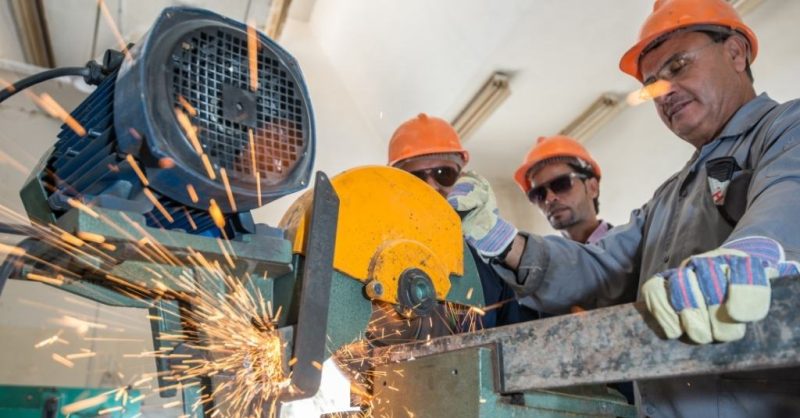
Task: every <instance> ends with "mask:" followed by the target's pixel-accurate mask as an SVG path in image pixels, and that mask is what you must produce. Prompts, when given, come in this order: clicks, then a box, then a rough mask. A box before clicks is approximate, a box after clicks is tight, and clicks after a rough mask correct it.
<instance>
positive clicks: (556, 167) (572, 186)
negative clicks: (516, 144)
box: [514, 135, 611, 244]
mask: <svg viewBox="0 0 800 418" xmlns="http://www.w3.org/2000/svg"><path fill="white" fill-rule="evenodd" d="M600 177H601V173H600V166H599V165H598V164H597V162H595V160H594V158H592V156H591V155H589V152H588V151H586V149H585V148H584V147H583V145H581V144H580V143H579V142H578V141H576V140H574V139H572V138H569V137H566V136H561V135H557V136H551V137H540V138H539V139H537V140H536V144H535V145H534V146H533V148H531V150H530V152H528V155H526V156H525V161H523V163H522V165H520V166H519V168H517V171H516V172H515V173H514V180H515V181H516V182H517V184H519V187H520V188H521V189H522V191H523V192H524V193H525V194H526V195H527V196H528V200H530V202H531V203H533V204H534V205H536V206H537V207H538V208H539V210H541V211H542V214H543V215H545V217H547V220H548V222H550V226H552V227H553V228H554V229H556V230H558V231H560V232H561V234H562V235H564V237H566V238H568V239H571V240H573V241H577V242H582V243H589V244H594V243H595V242H597V241H599V240H600V239H601V238H603V237H604V236H605V234H606V232H608V230H609V229H611V224H609V223H608V222H604V221H602V220H600V219H599V218H598V216H597V214H598V212H599V210H600V203H599V200H598V199H599V197H600Z"/></svg>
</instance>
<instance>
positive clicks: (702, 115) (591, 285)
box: [454, 0, 800, 417]
mask: <svg viewBox="0 0 800 418" xmlns="http://www.w3.org/2000/svg"><path fill="white" fill-rule="evenodd" d="M757 52H758V42H757V40H756V36H755V34H754V33H753V31H752V30H751V29H750V28H749V27H748V26H747V25H745V23H744V22H743V21H742V20H741V18H740V17H739V15H738V14H737V13H736V11H735V9H734V8H733V6H731V4H730V3H729V2H726V1H724V0H658V1H656V2H655V6H654V8H653V12H652V14H651V15H650V16H649V17H648V19H647V20H646V21H645V24H644V25H643V27H642V30H641V32H640V36H639V40H638V42H637V43H636V44H635V45H634V46H633V47H632V48H631V49H630V50H628V52H627V53H625V55H624V56H623V57H622V59H621V61H620V68H621V69H622V71H624V72H625V73H627V74H629V75H631V76H633V77H635V78H636V79H637V80H639V81H640V82H642V83H643V84H645V85H646V86H648V88H647V90H648V92H650V93H651V94H652V96H653V97H654V102H655V107H656V111H657V112H658V115H659V117H660V118H661V120H662V121H663V122H664V124H665V125H666V126H667V127H668V128H669V129H670V130H671V131H672V132H673V133H675V135H677V136H678V137H680V138H681V139H683V140H684V141H686V142H688V143H690V144H692V145H693V146H694V147H695V148H696V149H697V151H696V152H695V154H694V155H693V156H692V158H691V159H690V160H689V161H688V163H687V164H686V165H685V166H684V167H683V168H682V169H680V171H678V172H677V173H675V175H673V176H672V177H670V178H669V179H667V181H665V182H664V183H663V184H662V185H661V187H659V188H658V190H656V192H655V194H654V195H653V197H652V199H651V200H650V201H648V202H647V203H645V204H644V206H642V207H641V208H640V209H637V210H634V211H633V212H632V213H631V218H630V222H629V223H628V224H626V225H621V226H617V227H616V228H614V229H613V230H612V231H611V232H610V233H609V234H608V235H607V236H606V237H605V238H604V239H602V240H600V242H598V244H597V245H582V244H578V243H575V242H572V241H569V240H566V239H563V238H561V237H554V236H551V237H539V236H536V235H533V234H524V233H522V234H516V233H514V234H506V240H505V241H504V242H507V243H508V247H507V248H506V249H505V250H504V251H503V252H501V253H500V255H499V256H497V257H495V258H494V259H493V261H492V262H491V263H492V266H494V267H495V268H496V270H497V271H498V273H499V274H501V275H502V276H503V278H504V279H505V280H507V281H508V283H509V284H510V285H511V286H512V287H513V288H514V289H515V291H516V292H517V293H518V294H519V295H520V296H529V295H530V296H532V298H533V300H534V301H536V303H537V306H538V307H539V308H540V309H542V310H543V311H545V312H549V311H552V310H561V311H566V310H568V309H569V307H570V306H571V305H573V304H576V303H578V304H580V303H582V302H583V301H585V300H587V299H588V298H591V297H593V296H594V295H596V294H598V293H601V294H603V295H604V296H605V297H608V298H611V299H615V298H619V297H622V295H624V294H625V292H626V289H628V288H629V287H631V286H633V287H634V288H635V289H638V295H639V299H641V300H643V301H644V302H645V303H646V306H647V308H648V310H649V311H650V312H651V313H652V315H653V317H655V319H656V320H657V323H658V325H659V327H660V328H661V329H662V330H663V332H664V334H665V335H666V337H667V338H670V339H676V338H679V337H681V336H682V335H685V336H686V337H687V338H688V339H689V340H691V341H694V342H695V343H697V344H709V343H712V342H719V343H725V342H729V341H735V340H738V339H741V338H742V337H743V336H744V335H745V332H746V325H747V323H749V322H753V321H758V320H760V319H763V318H764V317H765V316H766V315H767V313H768V311H769V305H770V299H771V295H772V291H771V288H770V280H771V279H772V278H774V277H776V276H784V275H794V274H797V273H798V268H797V263H795V262H794V261H787V260H798V259H799V258H800V222H798V214H799V213H800V101H797V100H795V101H790V102H787V103H783V104H779V103H777V102H775V101H774V100H772V99H770V98H769V97H768V96H767V95H766V94H761V95H756V93H755V89H754V87H753V79H752V75H751V72H750V63H751V62H753V60H754V59H755V57H756V54H757ZM482 187H485V185H484V184H482V183H481V180H480V179H478V178H472V177H467V176H464V177H462V178H461V179H460V180H459V182H458V183H457V184H456V185H455V186H454V189H465V190H466V189H469V190H478V189H480V188H482ZM461 209H462V210H464V211H469V214H468V215H467V216H465V217H464V219H463V230H464V231H465V234H466V235H468V236H469V235H470V234H472V233H473V232H472V231H476V232H475V233H477V234H479V235H484V232H483V231H484V230H485V229H486V227H485V224H486V222H487V221H490V222H491V221H492V220H494V219H495V218H497V219H499V218H498V217H497V216H496V214H494V215H492V214H490V213H488V212H491V211H486V210H484V209H483V206H482V203H481V202H480V201H479V200H477V199H474V200H473V204H472V205H471V207H467V206H466V205H465V206H464V207H462V208H461ZM497 225H501V226H500V227H499V229H500V230H506V227H505V226H503V225H502V223H501V222H499V221H498V222H497ZM490 229H491V228H490ZM732 349H736V348H735V347H732ZM798 376H800V370H798V369H797V368H790V369H776V370H767V371H757V372H739V373H730V374H725V375H710V376H690V377H675V378H665V379H659V380H652V381H644V382H636V383H637V387H638V397H637V404H638V407H639V409H640V414H641V415H646V416H651V417H789V416H792V417H797V416H800V377H798Z"/></svg>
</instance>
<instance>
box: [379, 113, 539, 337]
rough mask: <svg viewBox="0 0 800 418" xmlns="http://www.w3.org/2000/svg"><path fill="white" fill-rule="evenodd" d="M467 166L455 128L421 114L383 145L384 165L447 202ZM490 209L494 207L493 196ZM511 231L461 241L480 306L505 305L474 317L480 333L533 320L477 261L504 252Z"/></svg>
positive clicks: (499, 227) (502, 226)
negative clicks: (476, 280)
mask: <svg viewBox="0 0 800 418" xmlns="http://www.w3.org/2000/svg"><path fill="white" fill-rule="evenodd" d="M467 162H469V153H468V152H467V151H466V150H465V149H464V147H462V146H461V141H460V140H459V137H458V133H456V131H455V129H453V127H452V126H451V125H450V124H449V123H448V122H447V121H445V120H443V119H440V118H437V117H432V116H428V115H426V114H424V113H421V114H419V115H417V116H416V117H414V118H412V119H410V120H408V121H406V122H405V123H403V124H402V125H400V127H398V128H397V130H396V131H395V132H394V134H393V135H392V139H391V140H390V141H389V165H390V166H392V167H396V168H399V169H401V170H404V171H407V172H409V173H411V174H413V175H414V176H416V177H418V178H419V179H420V180H422V181H424V182H426V183H427V184H428V185H429V186H431V187H432V188H433V189H435V190H436V191H437V192H439V194H441V195H442V197H444V198H446V199H448V201H450V200H451V199H452V198H454V197H453V196H454V195H457V194H458V191H454V185H455V184H456V181H457V180H458V178H459V177H461V175H462V170H463V169H464V167H465V166H466V165H467ZM451 204H454V203H453V202H451ZM491 205H494V197H492V198H491ZM516 232H517V230H516V228H514V227H513V226H512V225H511V224H509V223H507V222H505V221H502V220H501V221H500V222H497V223H496V227H495V228H494V229H493V230H491V231H483V234H482V235H483V236H482V237H481V238H482V239H476V240H471V239H467V242H468V244H469V247H470V250H471V251H472V255H473V259H474V260H475V263H476V266H477V267H478V274H479V275H480V278H481V283H482V287H483V293H484V298H485V299H486V301H485V302H486V304H487V305H492V304H495V303H498V302H505V301H509V300H510V302H506V303H505V304H503V306H502V307H501V308H500V309H497V310H490V311H487V313H486V315H483V316H482V317H481V318H479V319H480V321H481V323H482V326H483V327H484V328H491V327H494V326H497V325H505V324H511V323H516V322H520V321H522V320H527V319H533V318H535V317H538V314H537V313H536V312H532V311H529V310H523V311H522V312H520V309H519V305H518V303H517V301H516V300H514V299H515V298H514V292H513V291H511V288H510V287H509V286H508V285H507V284H506V283H505V282H503V280H501V279H500V278H499V277H497V275H496V274H495V273H494V270H493V269H491V268H490V267H489V266H488V265H487V264H486V263H485V262H484V261H482V259H481V256H480V254H481V253H486V252H489V253H491V252H493V251H497V250H500V249H502V248H504V247H505V246H507V245H508V241H510V240H511V239H513V237H514V235H516ZM478 248H479V249H481V250H480V252H479V250H478Z"/></svg>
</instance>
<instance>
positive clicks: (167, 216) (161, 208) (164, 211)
mask: <svg viewBox="0 0 800 418" xmlns="http://www.w3.org/2000/svg"><path fill="white" fill-rule="evenodd" d="M144 195H145V196H147V198H148V199H150V203H152V204H153V206H155V207H156V209H158V211H159V212H161V215H163V216H164V219H166V220H167V221H168V222H169V223H172V222H174V221H175V220H174V219H172V215H170V214H169V212H167V209H166V208H164V205H162V204H161V202H159V201H158V199H157V198H156V196H155V195H154V194H153V192H151V191H150V189H148V188H146V187H145V188H144Z"/></svg>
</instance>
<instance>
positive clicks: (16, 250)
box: [0, 243, 25, 256]
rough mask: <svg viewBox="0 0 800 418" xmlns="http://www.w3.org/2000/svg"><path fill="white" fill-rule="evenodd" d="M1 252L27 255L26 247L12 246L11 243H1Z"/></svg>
mask: <svg viewBox="0 0 800 418" xmlns="http://www.w3.org/2000/svg"><path fill="white" fill-rule="evenodd" d="M0 252H2V253H6V254H10V255H16V256H23V255H25V250H24V249H22V248H20V247H12V246H10V245H6V244H3V243H0Z"/></svg>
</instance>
